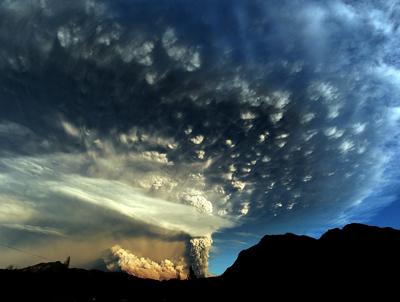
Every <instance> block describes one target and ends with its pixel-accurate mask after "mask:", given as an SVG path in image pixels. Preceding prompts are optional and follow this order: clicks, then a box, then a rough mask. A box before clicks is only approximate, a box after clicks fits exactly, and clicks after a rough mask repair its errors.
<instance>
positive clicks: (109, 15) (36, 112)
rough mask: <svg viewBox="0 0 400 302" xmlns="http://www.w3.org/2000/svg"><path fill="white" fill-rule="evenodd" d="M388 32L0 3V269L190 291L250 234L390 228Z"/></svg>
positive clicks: (338, 20)
mask: <svg viewBox="0 0 400 302" xmlns="http://www.w3.org/2000/svg"><path fill="white" fill-rule="evenodd" d="M399 14H400V7H399V5H398V4H397V3H396V1H383V0H382V1H373V2H371V1H345V0H332V1H317V0H308V1H289V0H288V1H272V0H271V1H261V0H254V1H239V0H233V1H227V0H218V1H215V0H213V1H211V0H206V1H201V3H200V2H192V1H184V0H175V1H172V0H154V1H143V0H131V1H128V0H118V1H108V0H84V1H78V0H73V1H68V2H65V1H61V0H60V1H57V0H53V1H50V0H29V1H28V0H3V1H0V20H2V21H0V22H2V23H1V26H0V45H1V46H0V70H1V72H0V106H1V110H0V254H1V256H0V266H7V265H9V264H14V265H18V266H23V265H28V264H32V262H35V261H37V259H33V258H32V255H31V254H35V255H40V256H42V257H45V258H46V259H62V258H66V257H67V256H71V258H72V264H73V265H75V266H79V267H93V266H98V265H99V263H102V265H103V266H105V267H106V268H107V269H110V270H118V269H122V270H124V271H128V272H130V273H132V274H139V275H142V276H153V277H154V278H156V279H168V278H171V276H179V277H182V278H183V276H184V274H185V272H187V271H188V267H192V268H193V269H194V270H195V273H196V274H197V275H198V276H205V275H207V273H208V270H209V271H210V272H211V273H214V274H219V273H221V272H223V271H224V269H225V268H226V267H227V266H229V265H230V264H231V263H232V261H233V260H234V259H235V257H236V255H237V253H238V252H239V251H240V250H242V249H244V248H247V247H249V246H251V245H252V244H255V243H256V242H258V240H259V239H260V238H261V237H262V236H263V235H264V234H267V233H268V234H277V233H285V232H293V233H297V234H307V235H311V236H314V237H318V236H319V235H321V234H322V232H324V231H325V230H326V229H327V228H332V227H338V226H343V225H345V224H346V223H350V222H354V221H357V222H365V223H370V224H376V225H381V226H393V227H399V225H398V222H397V220H398V219H397V217H399V198H398V196H399V183H398V181H399V174H398V169H397V167H398V166H399V161H398V158H397V154H398V152H399V145H398V141H399V129H400V128H399V123H400V101H399V99H400V98H399V96H400V91H399V89H400V88H399V87H400V85H399V84H400V60H399V53H398V52H399V51H398V49H400V47H399V46H400V45H399V43H400V42H399V41H400V40H399V39H398V35H399V21H398V20H400V16H399ZM1 246H3V247H1ZM5 246H8V247H13V248H17V249H18V250H22V251H29V253H30V254H29V255H28V254H23V253H21V252H17V251H16V250H12V249H10V248H7V247H5ZM208 266H209V267H208ZM143 267H149V268H150V269H149V270H143V269H142V268H143Z"/></svg>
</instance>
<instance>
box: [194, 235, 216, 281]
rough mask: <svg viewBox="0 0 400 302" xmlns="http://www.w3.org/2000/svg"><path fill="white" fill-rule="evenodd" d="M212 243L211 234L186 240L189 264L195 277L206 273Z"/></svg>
mask: <svg viewBox="0 0 400 302" xmlns="http://www.w3.org/2000/svg"><path fill="white" fill-rule="evenodd" d="M212 243H213V241H212V239H211V236H205V237H197V238H191V239H190V240H189V242H188V245H189V247H188V249H189V251H188V252H189V265H190V267H191V268H192V270H193V272H194V274H195V275H196V277H197V278H205V277H207V275H208V257H209V252H210V248H211V245H212Z"/></svg>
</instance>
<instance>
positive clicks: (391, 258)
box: [0, 224, 400, 301]
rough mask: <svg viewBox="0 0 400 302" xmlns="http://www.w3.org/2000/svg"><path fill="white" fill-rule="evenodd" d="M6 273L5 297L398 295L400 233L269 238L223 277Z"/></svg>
mask: <svg viewBox="0 0 400 302" xmlns="http://www.w3.org/2000/svg"><path fill="white" fill-rule="evenodd" d="M0 278H1V280H0V288H1V292H0V301H215V300H218V301H238V300H239V301H281V300H285V299H287V298H291V300H290V301H292V300H294V301H300V300H301V301H303V298H309V299H313V300H319V301H327V300H332V299H333V301H342V300H343V301H345V300H346V301H347V300H348V299H349V298H353V299H357V300H359V299H360V298H372V299H374V300H379V301H389V297H390V301H398V299H399V297H400V231H398V230H394V229H391V228H377V227H370V226H365V225H360V224H351V225H347V226H346V227H344V228H343V229H333V230H330V231H328V232H326V233H325V234H324V235H323V236H322V237H321V238H320V239H318V240H317V239H313V238H310V237H306V236H297V235H293V234H286V235H278V236H265V237H264V238H263V239H262V240H261V241H260V242H259V243H258V244H257V245H255V246H253V247H251V248H249V249H247V250H245V251H242V252H241V253H240V254H239V256H238V259H237V260H236V261H235V263H234V264H233V265H232V266H231V267H230V268H229V269H227V271H226V272H225V273H224V274H223V275H222V276H219V277H213V278H207V279H201V280H188V281H178V280H171V281H164V282H158V281H153V280H144V279H139V278H135V277H132V276H129V275H127V274H124V273H106V272H101V271H94V270H93V271H87V270H82V269H68V268H67V267H66V266H65V265H64V264H62V263H60V262H56V263H48V264H40V265H37V266H33V267H30V268H26V269H21V270H0ZM305 301H307V300H305Z"/></svg>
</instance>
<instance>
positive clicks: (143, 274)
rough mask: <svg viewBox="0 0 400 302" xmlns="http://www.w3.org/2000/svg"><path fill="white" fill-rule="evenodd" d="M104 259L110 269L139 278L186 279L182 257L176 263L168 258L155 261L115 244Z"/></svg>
mask: <svg viewBox="0 0 400 302" xmlns="http://www.w3.org/2000/svg"><path fill="white" fill-rule="evenodd" d="M104 261H105V264H106V266H107V269H108V270H110V271H124V272H126V273H128V274H131V275H133V276H136V277H140V278H146V279H154V280H170V279H179V280H185V279H187V268H186V263H185V261H184V259H183V258H181V259H179V260H178V261H177V263H174V262H172V261H171V260H169V259H165V260H162V261H160V262H156V261H153V260H151V259H149V258H146V257H138V256H136V255H135V254H133V253H132V252H130V251H127V250H125V249H123V248H122V247H120V246H118V245H116V246H113V247H112V248H111V251H110V255H109V256H108V257H106V258H104Z"/></svg>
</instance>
